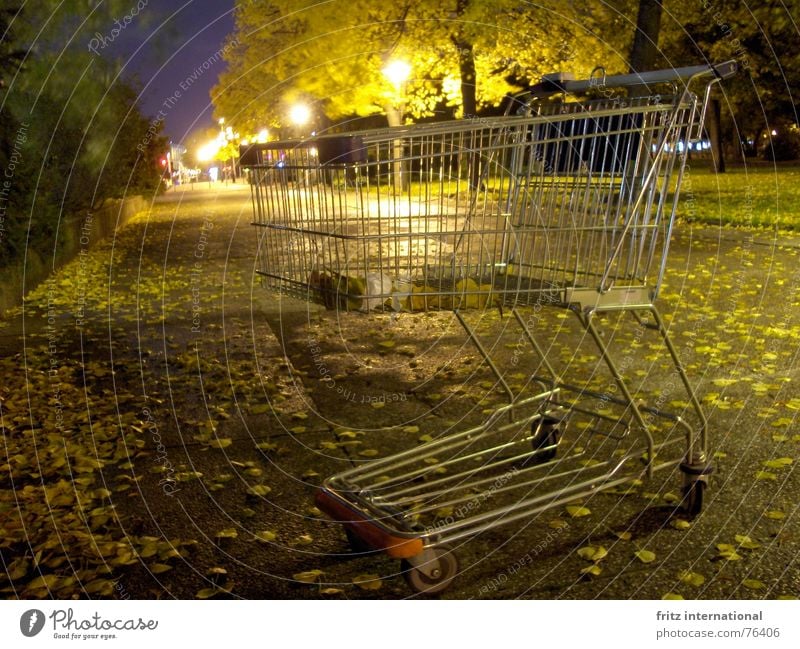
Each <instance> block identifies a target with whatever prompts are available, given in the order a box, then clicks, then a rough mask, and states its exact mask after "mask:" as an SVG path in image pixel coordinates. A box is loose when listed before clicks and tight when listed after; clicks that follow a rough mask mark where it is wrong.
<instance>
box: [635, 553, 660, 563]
mask: <svg viewBox="0 0 800 649" xmlns="http://www.w3.org/2000/svg"><path fill="white" fill-rule="evenodd" d="M633 554H634V556H635V557H636V558H637V559H639V561H641V562H642V563H653V561H655V560H656V553H655V552H651V551H650V550H639V551H637V552H634V553H633Z"/></svg>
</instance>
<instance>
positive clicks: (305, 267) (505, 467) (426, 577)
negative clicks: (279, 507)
mask: <svg viewBox="0 0 800 649" xmlns="http://www.w3.org/2000/svg"><path fill="white" fill-rule="evenodd" d="M735 69H736V66H735V63H733V62H729V63H725V64H722V65H717V66H695V67H688V68H681V69H673V70H665V71H657V72H649V73H645V74H640V75H636V74H634V75H621V76H611V77H606V76H605V75H604V74H593V75H592V78H590V79H588V80H582V81H575V80H569V79H565V78H563V77H550V78H547V79H545V80H543V82H542V83H541V84H539V85H538V86H536V87H535V88H534V89H533V91H531V92H530V93H529V94H528V95H526V96H523V97H518V98H516V100H515V102H514V106H516V107H518V108H517V109H516V110H515V111H513V112H514V114H507V115H506V116H504V117H498V118H486V119H477V118H476V119H462V120H458V121H451V122H445V123H434V124H425V125H414V126H405V127H399V128H390V129H380V130H371V131H363V132H356V133H347V134H338V135H326V136H320V137H313V138H310V139H300V140H291V141H281V142H268V143H264V144H257V145H251V146H248V147H242V150H241V164H242V166H243V167H245V168H247V169H248V170H249V171H248V173H249V175H250V182H251V185H252V196H253V206H254V214H255V225H256V226H258V227H259V228H261V229H262V231H261V232H260V235H261V236H260V252H259V273H260V274H261V275H262V276H263V278H264V280H265V283H266V284H267V285H268V286H269V287H272V288H275V289H278V290H280V291H282V292H283V293H287V294H290V295H294V296H296V297H299V298H301V299H304V300H311V301H316V302H320V303H322V304H325V305H326V306H327V307H328V308H331V309H337V310H339V311H351V312H362V313H363V312H366V311H371V310H373V309H381V310H391V311H397V312H406V311H407V312H410V313H413V312H418V311H428V310H432V309H447V310H452V311H454V312H455V315H456V318H457V319H458V321H459V323H460V324H461V326H462V327H463V329H464V331H465V333H466V336H467V337H468V338H469V340H470V341H471V342H472V344H474V346H475V348H476V349H477V350H478V352H479V353H480V355H481V356H482V357H483V359H484V360H485V362H486V364H487V365H488V367H489V368H490V369H491V371H492V372H493V373H494V375H495V377H496V380H497V384H498V385H499V386H500V387H501V388H502V390H503V391H504V392H505V394H506V395H507V396H508V404H507V405H505V406H502V407H500V408H498V409H496V410H495V411H494V412H493V413H492V414H491V415H489V416H488V417H487V419H486V421H484V422H483V423H482V424H480V425H478V426H475V427H472V428H470V429H469V430H464V431H461V432H457V433H448V434H444V435H443V436H440V437H439V438H436V439H433V441H429V442H427V443H425V444H422V445H420V446H417V447H415V448H411V449H408V450H406V451H404V452H401V453H397V454H393V455H390V456H388V457H383V458H380V459H374V460H371V461H369V462H365V463H363V464H360V465H358V466H355V467H354V468H351V469H349V470H346V471H343V472H341V473H339V474H337V475H334V476H332V477H330V478H328V479H327V480H325V482H324V484H323V485H322V487H321V488H320V490H319V491H318V493H317V497H316V502H317V504H318V506H319V508H320V509H322V510H323V511H324V512H326V513H327V514H328V515H330V516H331V517H332V518H333V519H335V520H336V521H339V522H341V523H342V524H343V525H344V528H345V530H346V532H347V536H348V538H349V539H350V542H351V545H352V546H353V548H354V549H357V550H373V551H375V550H380V551H384V552H386V553H387V554H388V555H389V556H390V557H394V558H399V559H402V560H403V562H404V566H403V567H404V574H405V576H406V579H407V581H408V582H409V584H410V585H411V587H412V588H413V589H415V590H416V591H420V592H427V593H435V592H439V591H441V590H443V589H444V588H446V587H447V586H448V585H449V584H450V582H451V581H452V579H453V578H454V576H455V575H456V573H457V571H458V564H457V562H456V559H455V557H454V555H453V552H452V549H451V545H452V544H453V543H455V542H457V541H460V540H462V539H465V538H467V537H470V536H474V535H476V534H479V533H482V532H485V531H488V530H490V529H492V528H494V527H497V526H499V525H505V524H510V523H513V522H515V521H522V520H525V519H529V518H531V517H532V516H533V515H535V514H537V513H539V512H542V511H544V510H547V509H551V508H554V507H559V506H564V505H567V504H569V503H572V502H574V501H575V500H576V499H580V498H585V497H588V496H590V495H592V494H594V493H596V492H597V491H598V490H606V489H610V488H613V487H620V488H622V487H623V486H624V485H629V483H631V482H634V481H638V480H640V479H642V478H649V477H652V475H653V474H654V473H655V472H657V471H664V470H667V469H672V470H675V469H676V468H678V469H679V470H680V471H681V472H682V475H683V485H682V487H683V492H682V493H683V501H682V502H683V505H684V507H685V509H686V510H688V512H689V513H691V514H697V513H699V511H700V509H701V507H702V502H703V492H704V489H705V486H706V482H707V476H708V475H709V474H710V473H711V465H710V462H709V460H708V458H707V423H706V418H705V416H704V414H703V411H702V409H701V406H700V403H699V401H698V398H697V396H696V394H695V392H694V389H693V388H692V385H691V383H690V382H689V380H688V378H687V375H686V373H685V370H684V367H683V365H682V364H681V361H680V359H679V357H678V354H677V351H676V349H675V347H674V346H673V344H672V343H671V341H670V338H669V336H668V333H667V329H666V327H665V324H664V321H663V320H662V317H661V315H660V314H659V311H658V309H657V308H656V306H655V299H656V297H657V295H658V291H659V288H660V285H661V282H662V277H663V275H664V269H665V264H666V258H667V250H668V246H669V241H670V235H671V230H672V225H673V221H674V217H675V210H676V205H677V201H678V193H679V189H680V185H681V178H682V175H683V172H684V168H685V163H686V159H687V153H688V151H689V148H690V146H691V145H692V144H693V143H695V142H697V141H699V139H700V137H701V131H702V124H703V119H704V114H705V109H706V105H707V103H708V98H709V94H710V91H711V88H712V86H713V84H714V83H716V82H718V81H719V80H720V79H722V78H725V77H728V76H730V75H732V74H733V73H734V72H735ZM631 87H636V88H637V90H639V91H641V90H642V89H644V90H645V91H646V92H648V93H649V94H648V95H647V96H645V97H629V96H627V94H626V92H625V89H627V88H631ZM657 93H659V94H657ZM495 307H499V308H501V309H502V308H506V309H510V311H511V313H512V314H513V316H514V319H515V322H516V324H518V326H519V328H520V332H521V336H522V337H523V338H524V340H525V341H527V343H528V344H530V349H531V350H533V351H534V352H535V353H536V355H537V356H538V358H539V360H540V362H539V365H538V367H539V370H537V371H536V373H535V374H534V375H533V376H531V377H530V379H531V380H530V383H529V385H532V386H534V388H533V390H530V391H529V393H526V394H515V392H514V390H512V388H511V386H510V385H509V383H508V381H507V379H506V376H505V374H506V372H505V371H504V370H505V369H507V368H505V367H501V366H500V365H499V364H498V361H497V359H496V357H495V355H494V354H493V353H491V351H488V350H487V349H486V348H485V346H484V345H483V344H482V343H481V341H480V340H479V337H478V335H477V334H476V332H475V330H474V328H473V327H472V326H471V325H470V324H469V323H468V319H467V318H465V316H464V314H465V313H466V312H467V310H469V309H471V308H480V309H486V308H492V309H493V308H495ZM543 307H562V308H565V309H568V310H569V312H571V313H572V314H574V315H575V316H576V319H577V322H579V323H580V331H582V332H585V333H588V334H589V336H590V339H591V340H592V341H593V343H594V345H596V350H597V355H598V356H599V357H600V358H602V360H603V361H604V363H605V365H606V366H607V368H608V371H609V373H610V376H611V377H612V380H611V381H610V382H609V386H610V387H609V389H606V390H589V389H587V387H586V386H585V385H574V384H573V383H571V382H570V381H568V380H566V379H565V377H563V376H561V375H560V374H559V373H558V372H557V370H556V368H555V366H554V364H553V363H551V360H550V359H548V356H547V354H546V353H545V351H544V349H543V347H542V346H540V344H539V342H537V338H536V336H535V335H534V332H533V331H532V324H533V323H534V322H535V319H534V318H533V317H532V316H531V314H534V315H535V314H538V312H539V311H540V310H541V309H542V308H543ZM620 313H630V314H632V316H633V318H632V322H633V323H635V325H636V326H637V327H639V328H640V330H641V331H644V330H645V329H647V330H653V331H655V332H657V334H658V336H659V337H660V339H661V341H662V342H661V343H660V344H661V345H662V346H663V349H665V350H666V355H667V356H668V357H669V359H671V366H672V370H671V371H674V375H675V376H676V377H677V379H676V385H678V386H679V387H680V389H681V390H685V392H686V394H687V395H688V402H687V403H688V404H689V406H688V408H684V409H678V410H675V411H667V410H666V409H665V404H664V403H663V402H662V400H657V401H656V402H655V403H649V404H648V403H646V402H643V400H642V398H641V396H640V395H638V394H636V391H635V390H634V389H633V388H632V387H631V381H629V380H627V379H626V378H625V376H624V374H625V369H627V368H624V367H620V365H619V363H618V362H616V361H615V360H614V358H613V357H612V349H611V347H612V344H611V343H610V342H609V340H607V339H606V338H604V336H603V335H602V334H601V332H600V331H599V329H598V326H597V323H596V320H597V319H598V318H599V317H608V316H609V315H616V316H617V317H619V315H620ZM410 317H411V316H410Z"/></svg>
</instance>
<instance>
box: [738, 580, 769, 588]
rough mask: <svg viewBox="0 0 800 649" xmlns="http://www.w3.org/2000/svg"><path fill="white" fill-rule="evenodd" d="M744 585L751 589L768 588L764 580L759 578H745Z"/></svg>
mask: <svg viewBox="0 0 800 649" xmlns="http://www.w3.org/2000/svg"><path fill="white" fill-rule="evenodd" d="M742 586H744V587H745V588H748V589H750V590H761V589H762V588H766V586H765V585H764V582H763V581H759V580H758V579H745V580H743V581H742Z"/></svg>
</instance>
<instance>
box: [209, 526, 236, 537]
mask: <svg viewBox="0 0 800 649" xmlns="http://www.w3.org/2000/svg"><path fill="white" fill-rule="evenodd" d="M238 536H239V532H237V531H236V530H235V529H234V528H232V527H229V528H226V529H224V530H220V531H219V532H217V533H216V534H215V535H214V538H217V539H235V538H237V537H238Z"/></svg>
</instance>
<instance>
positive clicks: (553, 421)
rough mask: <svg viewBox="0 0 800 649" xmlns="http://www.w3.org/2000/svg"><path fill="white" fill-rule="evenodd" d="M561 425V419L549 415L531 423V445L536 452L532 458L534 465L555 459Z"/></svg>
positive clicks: (562, 422)
mask: <svg viewBox="0 0 800 649" xmlns="http://www.w3.org/2000/svg"><path fill="white" fill-rule="evenodd" d="M563 424H564V421H563V420H562V419H559V418H558V417H551V416H549V415H543V416H542V417H540V418H539V419H537V420H536V421H534V422H532V423H531V435H532V439H531V445H532V446H533V450H534V451H538V452H537V453H536V454H535V455H534V456H533V458H532V461H533V462H534V463H535V464H544V463H545V462H549V461H550V460H552V459H553V458H555V456H556V450H557V449H556V446H557V445H558V440H559V439H560V438H561V430H562V428H563ZM541 449H547V450H541Z"/></svg>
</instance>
